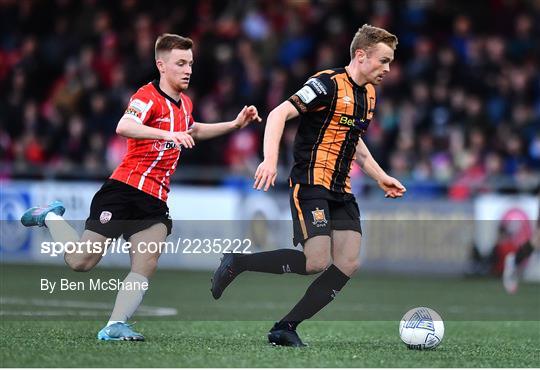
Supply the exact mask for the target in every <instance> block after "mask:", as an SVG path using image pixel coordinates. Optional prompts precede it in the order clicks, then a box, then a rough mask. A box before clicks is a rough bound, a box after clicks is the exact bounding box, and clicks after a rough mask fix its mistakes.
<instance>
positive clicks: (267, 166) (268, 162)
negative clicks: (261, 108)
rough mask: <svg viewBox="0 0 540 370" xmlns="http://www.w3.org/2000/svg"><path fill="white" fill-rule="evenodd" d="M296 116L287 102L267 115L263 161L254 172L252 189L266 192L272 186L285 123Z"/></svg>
mask: <svg viewBox="0 0 540 370" xmlns="http://www.w3.org/2000/svg"><path fill="white" fill-rule="evenodd" d="M298 115H299V113H298V110H297V109H296V108H295V107H294V106H293V105H292V104H291V103H290V102H289V101H284V102H283V103H281V104H280V105H278V106H277V107H276V108H274V109H273V110H272V112H270V114H269V115H268V119H267V120H266V128H265V130H264V144H263V146H264V149H263V151H264V160H263V161H262V163H261V164H260V165H259V167H257V171H256V172H255V182H254V183H253V188H254V189H257V190H261V189H264V191H267V190H268V189H269V188H270V185H271V186H274V184H275V182H276V177H277V162H278V154H279V142H280V141H281V136H282V135H283V128H284V127H285V122H286V121H287V120H289V119H292V118H295V117H298Z"/></svg>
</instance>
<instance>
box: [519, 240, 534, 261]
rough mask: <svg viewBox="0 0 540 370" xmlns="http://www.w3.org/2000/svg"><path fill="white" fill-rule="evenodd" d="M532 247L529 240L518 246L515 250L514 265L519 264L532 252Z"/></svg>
mask: <svg viewBox="0 0 540 370" xmlns="http://www.w3.org/2000/svg"><path fill="white" fill-rule="evenodd" d="M533 250H534V248H533V246H532V244H531V242H527V243H525V244H523V245H522V246H521V247H519V249H518V251H517V252H516V266H519V265H521V262H523V261H525V260H526V259H527V258H529V256H530V255H531V254H532V252H533Z"/></svg>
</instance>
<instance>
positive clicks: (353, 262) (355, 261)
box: [334, 258, 360, 276]
mask: <svg viewBox="0 0 540 370" xmlns="http://www.w3.org/2000/svg"><path fill="white" fill-rule="evenodd" d="M334 264H335V265H336V267H337V268H338V269H340V270H341V272H343V273H344V274H345V275H347V276H352V275H354V274H355V273H356V271H358V269H359V268H360V259H359V258H352V259H345V260H342V261H339V260H338V261H335V262H334Z"/></svg>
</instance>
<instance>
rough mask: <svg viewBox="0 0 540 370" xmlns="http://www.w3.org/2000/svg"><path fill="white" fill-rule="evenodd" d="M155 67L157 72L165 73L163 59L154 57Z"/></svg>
mask: <svg viewBox="0 0 540 370" xmlns="http://www.w3.org/2000/svg"><path fill="white" fill-rule="evenodd" d="M156 67H157V69H158V71H159V73H165V62H164V61H163V59H156Z"/></svg>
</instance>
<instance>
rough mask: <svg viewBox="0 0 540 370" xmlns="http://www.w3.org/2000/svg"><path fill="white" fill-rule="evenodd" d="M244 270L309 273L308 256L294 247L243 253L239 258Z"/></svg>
mask: <svg viewBox="0 0 540 370" xmlns="http://www.w3.org/2000/svg"><path fill="white" fill-rule="evenodd" d="M237 264H238V267H239V268H240V270H242V271H258V272H269V273H271V274H284V273H286V272H290V273H293V274H300V275H307V273H306V256H305V255H304V253H303V252H301V251H298V250H294V249H276V250H275V251H269V252H259V253H253V254H242V255H240V256H239V258H238V259H237Z"/></svg>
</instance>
